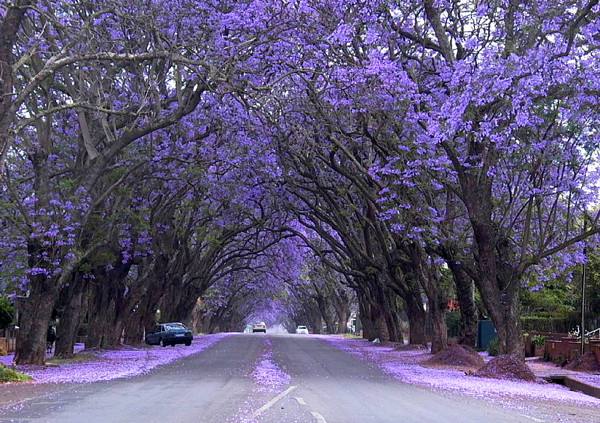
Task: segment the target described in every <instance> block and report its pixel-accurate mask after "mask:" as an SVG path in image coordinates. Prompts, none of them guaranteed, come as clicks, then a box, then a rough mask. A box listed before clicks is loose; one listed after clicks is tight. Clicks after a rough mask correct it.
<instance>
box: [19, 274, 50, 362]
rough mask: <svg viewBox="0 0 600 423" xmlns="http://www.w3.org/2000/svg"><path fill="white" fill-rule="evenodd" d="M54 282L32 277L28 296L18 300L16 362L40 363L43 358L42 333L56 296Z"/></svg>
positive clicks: (45, 327)
mask: <svg viewBox="0 0 600 423" xmlns="http://www.w3.org/2000/svg"><path fill="white" fill-rule="evenodd" d="M55 282H56V281H54V280H52V279H47V278H45V277H34V278H32V280H31V282H30V286H31V288H30V289H31V291H30V294H29V297H28V298H26V299H24V300H23V301H21V302H20V303H19V307H20V309H19V331H18V332H17V347H16V352H15V363H16V364H35V365H43V364H44V363H45V361H46V335H47V334H48V326H49V323H50V319H51V318H52V310H53V308H54V303H55V302H56V299H57V297H58V289H57V287H56V284H55Z"/></svg>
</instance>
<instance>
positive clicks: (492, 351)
mask: <svg viewBox="0 0 600 423" xmlns="http://www.w3.org/2000/svg"><path fill="white" fill-rule="evenodd" d="M487 352H488V354H489V355H491V356H492V357H496V356H497V355H498V354H500V340H499V339H498V337H497V336H496V337H495V338H494V339H492V340H491V341H490V344H489V345H488V348H487Z"/></svg>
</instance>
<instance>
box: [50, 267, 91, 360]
mask: <svg viewBox="0 0 600 423" xmlns="http://www.w3.org/2000/svg"><path fill="white" fill-rule="evenodd" d="M78 276H79V275H77V274H76V275H75V276H74V278H73V280H72V281H71V284H70V285H69V287H68V288H67V291H68V292H67V294H66V297H67V298H66V301H65V304H64V310H63V312H62V314H61V316H60V321H59V324H58V328H57V330H56V348H55V351H54V355H55V356H56V357H60V358H69V357H72V356H73V352H74V349H75V342H76V340H77V332H78V330H79V324H80V322H81V314H82V309H83V299H84V297H85V288H86V287H87V285H86V282H85V281H83V280H82V279H81V278H80V277H78Z"/></svg>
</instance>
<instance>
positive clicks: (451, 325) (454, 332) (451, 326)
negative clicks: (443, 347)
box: [446, 311, 460, 338]
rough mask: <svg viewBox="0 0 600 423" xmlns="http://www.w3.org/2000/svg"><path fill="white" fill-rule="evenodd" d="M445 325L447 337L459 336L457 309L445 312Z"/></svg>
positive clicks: (458, 314) (458, 313)
mask: <svg viewBox="0 0 600 423" xmlns="http://www.w3.org/2000/svg"><path fill="white" fill-rule="evenodd" d="M446 327H447V328H448V337H450V338H457V337H459V336H460V312H459V311H449V312H447V313H446Z"/></svg>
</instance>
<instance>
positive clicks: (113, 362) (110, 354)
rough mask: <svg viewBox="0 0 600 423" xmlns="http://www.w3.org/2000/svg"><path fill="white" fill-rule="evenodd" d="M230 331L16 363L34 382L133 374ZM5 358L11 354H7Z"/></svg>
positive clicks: (179, 356) (200, 347) (196, 349)
mask: <svg viewBox="0 0 600 423" xmlns="http://www.w3.org/2000/svg"><path fill="white" fill-rule="evenodd" d="M225 336H227V334H225V333H220V334H215V335H205V336H198V337H195V338H194V342H193V343H192V345H191V346H189V347H184V346H176V347H169V348H163V347H139V348H136V347H129V346H127V347H123V348H121V349H117V350H104V351H94V352H91V353H90V354H92V355H93V357H91V358H90V360H89V361H84V362H73V363H65V364H60V365H56V366H17V369H18V370H19V371H21V372H23V373H25V374H28V375H29V376H31V377H32V378H33V382H32V383H93V382H100V381H107V380H113V379H118V378H127V377H133V376H137V375H141V374H145V373H148V372H150V371H151V370H153V369H155V368H156V367H159V366H164V365H166V364H170V363H172V362H174V361H177V360H180V359H182V358H185V357H189V356H191V355H193V354H198V353H199V352H202V351H204V350H205V349H206V348H208V347H210V346H211V345H213V344H215V343H217V342H219V341H220V340H221V339H223V338H224V337H225ZM0 358H2V359H3V360H2V362H3V363H4V362H5V361H8V360H9V359H10V361H9V362H8V363H7V364H8V365H10V363H12V357H10V356H5V357H0Z"/></svg>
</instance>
